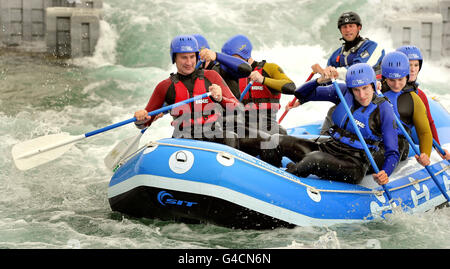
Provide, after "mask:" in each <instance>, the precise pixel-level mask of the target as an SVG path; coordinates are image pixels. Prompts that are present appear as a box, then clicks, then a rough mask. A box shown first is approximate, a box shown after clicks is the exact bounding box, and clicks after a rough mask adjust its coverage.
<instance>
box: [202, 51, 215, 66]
mask: <svg viewBox="0 0 450 269" xmlns="http://www.w3.org/2000/svg"><path fill="white" fill-rule="evenodd" d="M199 57H200V59H201V60H202V61H204V62H205V66H208V65H209V63H210V62H213V61H215V60H216V59H217V54H216V53H215V52H214V51H212V50H210V49H207V48H204V49H202V50H201V51H200V53H199Z"/></svg>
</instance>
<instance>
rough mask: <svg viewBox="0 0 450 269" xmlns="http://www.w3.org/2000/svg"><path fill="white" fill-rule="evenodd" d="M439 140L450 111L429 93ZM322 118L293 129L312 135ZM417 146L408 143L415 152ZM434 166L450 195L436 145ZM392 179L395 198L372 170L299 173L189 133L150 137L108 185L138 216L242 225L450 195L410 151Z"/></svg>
mask: <svg viewBox="0 0 450 269" xmlns="http://www.w3.org/2000/svg"><path fill="white" fill-rule="evenodd" d="M429 102H430V107H431V111H432V115H433V118H434V120H435V124H436V127H437V129H438V133H439V138H440V141H441V144H442V145H443V146H444V147H445V146H448V144H449V143H450V135H449V134H450V115H449V114H448V112H447V111H446V110H445V109H444V108H443V107H442V106H441V105H440V104H439V103H438V102H436V101H434V100H431V99H430V100H429ZM319 129H320V123H317V124H311V125H307V126H300V127H297V128H292V129H289V130H288V132H289V134H291V135H295V136H300V137H302V136H303V137H307V138H308V137H311V136H314V135H316V136H317V134H318V133H319ZM411 152H413V151H412V150H410V155H412V153H411ZM431 160H432V164H431V165H430V168H431V171H432V172H433V173H434V174H435V176H436V178H437V179H438V181H439V184H441V187H442V188H443V189H444V190H445V191H446V192H447V194H450V174H449V168H450V166H449V163H448V162H447V161H444V160H442V158H440V157H439V156H438V155H437V153H436V152H434V151H433V154H432V158H431ZM390 179H391V181H390V182H389V183H388V184H387V185H386V187H387V189H388V190H389V191H390V193H391V196H392V198H393V199H394V204H390V203H389V201H388V199H387V196H386V193H384V191H383V188H381V186H379V185H377V184H376V183H375V182H373V179H372V177H371V176H370V175H368V176H366V177H365V178H364V179H363V181H362V182H361V184H359V185H352V184H346V183H341V182H333V181H329V180H324V179H319V178H317V177H313V176H312V177H308V178H300V177H296V176H294V175H292V174H289V173H287V172H285V171H284V169H283V168H277V167H274V166H272V165H270V164H268V163H266V162H263V161H261V160H260V159H258V158H255V157H253V156H250V155H248V154H246V153H243V152H241V151H239V150H236V149H233V148H230V147H228V146H225V145H221V144H216V143H210V142H204V141H196V140H189V139H171V138H170V139H161V140H158V141H155V142H150V143H148V144H147V145H145V147H144V148H142V149H141V150H140V151H138V152H137V153H136V154H134V155H133V156H131V157H129V158H128V160H127V161H126V162H125V163H124V164H123V165H121V166H120V167H119V168H118V169H117V170H116V172H115V173H114V175H113V177H112V179H111V181H110V184H109V188H108V198H109V202H110V205H111V209H112V210H113V211H118V212H121V213H123V214H126V215H129V216H132V217H137V218H141V217H144V218H158V219H162V220H175V221H181V222H186V223H212V224H216V225H221V226H226V227H233V228H242V229H270V228H275V227H293V226H295V225H299V226H311V225H314V226H323V225H333V224H343V223H354V222H366V221H371V220H375V219H380V218H383V217H385V215H386V214H388V213H392V211H395V210H402V211H405V212H410V213H414V212H424V211H427V210H430V209H434V208H436V207H438V206H440V205H442V204H444V203H446V199H445V197H444V195H442V193H441V192H440V190H439V188H438V187H437V186H436V185H435V183H434V181H433V180H432V179H431V177H430V175H429V174H428V172H427V171H426V170H425V169H424V167H422V166H420V165H419V164H418V163H417V162H416V161H415V159H414V157H410V158H409V159H408V160H406V161H404V162H401V163H400V164H399V166H398V167H397V169H396V171H395V172H394V173H393V174H392V175H391V177H390Z"/></svg>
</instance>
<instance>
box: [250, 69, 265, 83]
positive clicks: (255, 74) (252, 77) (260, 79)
mask: <svg viewBox="0 0 450 269" xmlns="http://www.w3.org/2000/svg"><path fill="white" fill-rule="evenodd" d="M248 78H249V79H250V81H254V82H257V83H260V84H263V82H264V77H263V75H261V74H260V73H259V72H258V71H253V72H252V73H250V76H248Z"/></svg>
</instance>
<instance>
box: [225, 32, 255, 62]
mask: <svg viewBox="0 0 450 269" xmlns="http://www.w3.org/2000/svg"><path fill="white" fill-rule="evenodd" d="M252 49H253V46H252V43H251V42H250V40H249V39H248V38H247V37H246V36H244V35H235V36H232V37H231V38H230V39H228V41H227V42H225V44H223V46H222V53H225V54H227V55H230V56H233V55H235V54H237V55H239V56H241V57H242V58H244V59H245V60H248V59H249V58H250V57H252Z"/></svg>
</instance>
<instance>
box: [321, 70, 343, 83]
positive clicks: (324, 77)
mask: <svg viewBox="0 0 450 269" xmlns="http://www.w3.org/2000/svg"><path fill="white" fill-rule="evenodd" d="M320 74H321V77H320V78H318V79H317V83H319V84H322V83H326V82H329V81H330V80H331V79H336V78H337V77H338V76H339V74H338V72H337V70H336V68H335V67H334V66H327V67H326V68H325V69H323V70H322V72H320Z"/></svg>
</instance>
